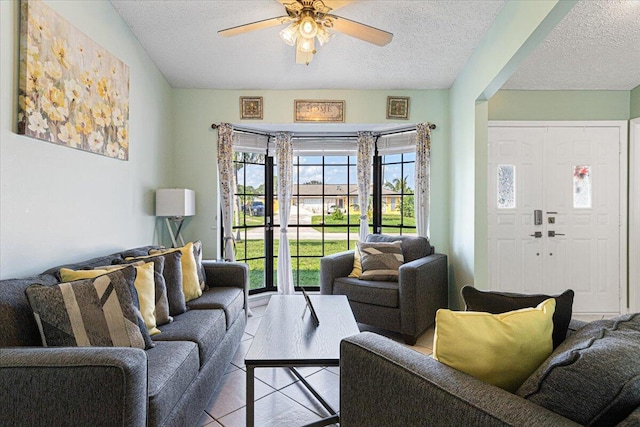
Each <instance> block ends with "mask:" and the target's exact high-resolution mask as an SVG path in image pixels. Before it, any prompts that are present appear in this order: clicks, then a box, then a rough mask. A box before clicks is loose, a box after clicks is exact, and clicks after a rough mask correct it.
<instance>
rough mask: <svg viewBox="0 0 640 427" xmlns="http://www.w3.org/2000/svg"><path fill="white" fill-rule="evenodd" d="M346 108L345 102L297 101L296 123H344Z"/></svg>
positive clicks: (295, 105) (294, 108)
mask: <svg viewBox="0 0 640 427" xmlns="http://www.w3.org/2000/svg"><path fill="white" fill-rule="evenodd" d="M344 107H345V102H344V101H326V100H321V101H311V100H306V99H296V100H294V101H293V111H294V117H293V119H294V121H296V122H344V109H345V108H344Z"/></svg>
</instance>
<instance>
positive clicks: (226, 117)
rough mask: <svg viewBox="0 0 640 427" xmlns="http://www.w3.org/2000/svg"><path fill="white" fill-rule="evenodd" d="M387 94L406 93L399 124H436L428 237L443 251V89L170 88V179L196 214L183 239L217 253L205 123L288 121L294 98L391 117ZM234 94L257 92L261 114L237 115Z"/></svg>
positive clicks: (212, 167) (211, 156)
mask: <svg viewBox="0 0 640 427" xmlns="http://www.w3.org/2000/svg"><path fill="white" fill-rule="evenodd" d="M389 95H396V96H410V97H411V104H410V116H409V121H408V122H407V121H404V120H403V121H396V123H398V124H399V125H403V124H404V125H406V124H410V123H419V122H426V121H429V122H432V123H435V124H436V125H437V129H436V130H434V131H433V133H432V145H431V157H432V161H431V242H432V244H433V245H435V246H436V250H437V251H438V252H441V253H448V251H449V239H448V236H449V212H448V209H449V182H448V181H449V180H448V176H449V157H448V156H449V107H448V91H446V90H407V91H397V90H396V91H392V90H388V91H385V90H307V91H302V90H289V91H286V90H281V91H260V90H253V91H240V90H205V89H203V90H186V89H176V90H174V108H173V110H174V112H175V129H176V137H175V139H176V143H175V148H174V171H175V180H174V184H175V185H176V186H179V187H187V188H191V189H193V190H195V191H196V211H197V215H196V216H195V217H193V218H192V219H191V222H190V223H189V224H187V225H186V226H185V229H184V232H183V234H184V236H185V239H187V238H188V239H201V240H202V242H203V252H204V256H205V257H207V258H216V257H218V256H219V254H218V246H219V242H220V236H219V234H218V233H219V229H218V228H217V223H218V220H217V217H218V214H219V207H218V197H217V193H218V179H217V152H216V147H217V145H216V144H217V139H218V133H217V131H215V130H212V129H211V124H212V123H220V122H229V123H235V124H238V123H239V124H241V125H244V126H249V127H259V126H260V124H262V123H283V124H287V123H291V122H292V121H293V101H294V99H340V100H345V102H346V108H345V110H346V111H345V121H346V122H347V123H360V124H362V123H364V124H367V123H393V121H391V120H386V99H387V96H389ZM240 96H262V97H263V99H264V120H262V121H258V120H245V121H241V120H240V117H239V110H240V109H239V97H240Z"/></svg>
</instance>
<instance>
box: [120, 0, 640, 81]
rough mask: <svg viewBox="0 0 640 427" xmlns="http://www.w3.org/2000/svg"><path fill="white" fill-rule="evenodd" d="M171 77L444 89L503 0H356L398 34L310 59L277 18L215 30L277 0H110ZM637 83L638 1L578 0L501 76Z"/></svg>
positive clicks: (355, 16)
mask: <svg viewBox="0 0 640 427" xmlns="http://www.w3.org/2000/svg"><path fill="white" fill-rule="evenodd" d="M111 2H112V3H113V5H114V7H115V8H116V10H117V11H118V13H119V14H120V15H121V16H122V18H123V19H124V20H125V22H127V24H128V25H129V26H130V27H131V29H132V31H133V33H134V34H135V36H136V37H137V38H138V40H140V42H141V44H142V45H143V46H144V48H145V49H146V50H147V51H148V52H149V55H150V56H151V58H152V59H153V61H154V62H155V63H156V65H157V66H158V68H159V69H160V70H161V71H162V73H163V74H164V75H165V77H166V78H167V80H168V81H169V83H170V84H171V85H172V86H173V87H178V88H215V89H447V88H449V87H450V86H451V84H452V83H453V82H454V80H455V78H456V77H457V75H458V73H459V72H460V70H461V69H462V68H463V66H464V64H465V62H466V61H467V59H468V58H469V56H470V55H471V53H472V52H473V49H474V48H475V47H476V46H477V45H478V43H479V42H480V40H481V39H482V37H483V36H484V34H485V33H486V31H487V29H488V28H489V27H490V26H491V24H492V22H493V20H494V19H495V17H496V15H497V14H498V13H499V12H500V10H501V9H502V7H503V6H504V3H505V1H504V0H471V1H462V0H452V1H441V0H438V1H435V0H408V1H400V0H358V1H354V2H353V3H351V4H349V5H347V6H345V7H344V8H341V9H339V10H338V11H336V15H338V16H343V17H345V18H349V19H352V20H355V21H358V22H362V23H365V24H368V25H371V26H374V27H377V28H380V29H383V30H386V31H389V32H391V33H393V34H394V38H393V41H392V42H391V43H390V44H389V45H387V46H385V47H377V46H375V45H371V44H369V43H366V42H363V41H360V40H357V39H354V38H351V37H349V36H347V35H344V34H337V35H336V37H335V38H334V39H333V40H332V41H331V42H330V43H329V44H327V45H325V46H323V47H318V53H317V54H316V55H315V57H314V60H313V61H312V62H311V64H310V65H309V66H305V65H296V64H295V50H294V48H292V47H290V46H287V45H285V44H284V43H283V42H282V41H281V40H280V38H279V36H278V32H279V31H280V29H281V28H284V26H278V27H273V28H269V29H264V30H259V31H255V32H251V33H246V34H242V35H239V36H235V37H230V38H226V37H220V36H219V35H218V34H217V31H218V30H221V29H224V28H228V27H233V26H237V25H242V24H245V23H248V22H253V21H258V20H262V19H267V18H271V17H275V16H281V15H283V14H284V8H283V6H282V5H281V4H280V3H278V2H277V1H275V0H202V1H199V0H162V1H155V0H111ZM638 84H640V1H638V0H581V1H579V2H578V3H577V4H576V6H575V7H574V8H573V9H572V11H571V12H569V14H568V15H567V16H566V17H565V19H564V20H563V21H562V22H561V23H560V24H559V25H558V26H557V27H556V28H555V29H554V30H552V32H551V33H550V35H549V37H548V38H547V40H545V41H544V42H543V43H542V44H541V45H540V46H539V48H538V49H537V50H536V51H535V52H534V53H533V54H532V55H531V56H530V57H529V58H528V59H527V60H525V62H524V63H523V64H522V65H521V67H520V68H519V69H518V70H517V71H516V72H515V74H514V75H513V76H512V77H511V79H510V80H509V81H508V82H507V83H506V85H505V86H504V87H505V88H509V89H584V90H587V89H620V90H629V89H633V88H634V87H635V86H637V85H638Z"/></svg>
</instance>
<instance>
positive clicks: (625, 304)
mask: <svg viewBox="0 0 640 427" xmlns="http://www.w3.org/2000/svg"><path fill="white" fill-rule="evenodd" d="M635 120H637V122H636V123H635V125H634V126H632V128H635V130H634V129H632V131H633V132H634V133H635V138H636V142H637V143H638V144H640V118H638V119H634V121H635ZM634 121H632V122H634ZM488 127H513V128H516V127H575V128H586V127H612V128H618V129H619V132H618V134H619V135H620V140H619V144H620V145H619V147H620V158H619V170H620V175H619V178H620V229H619V230H620V231H619V241H620V248H619V253H620V265H619V269H620V293H619V295H620V298H619V312H620V313H627V312H629V310H630V304H631V301H634V300H633V299H631V297H632V295H630V293H631V292H634V291H635V293H636V295H635V302H636V307H635V308H636V309H637V308H640V289H638V290H632V289H630V287H629V277H635V276H634V275H630V272H629V271H628V269H627V266H628V265H629V259H628V254H629V253H637V258H638V261H640V250H638V249H640V242H639V243H638V244H637V245H634V246H635V247H636V249H637V250H636V251H635V252H630V251H629V240H631V241H633V240H638V239H640V221H636V222H637V224H634V225H635V226H636V229H635V233H636V234H635V235H634V236H630V235H629V234H628V232H629V222H628V218H629V211H628V206H629V202H628V201H629V192H628V189H629V182H630V177H629V138H628V129H629V122H628V121H627V120H576V121H561V120H559V121H523V120H515V121H507V120H489V122H488ZM487 144H488V143H487ZM635 151H636V152H635V153H634V154H635V155H636V156H637V157H635V158H634V160H638V164H640V146H639V147H638V150H635ZM486 169H488V168H486ZM636 175H637V176H636V179H637V183H638V185H640V173H637V174H636ZM487 178H488V177H487ZM632 182H633V181H632ZM487 191H489V190H488V188H487ZM485 197H488V194H487V195H486V196H485ZM638 199H640V197H638ZM636 202H637V209H638V210H637V211H634V212H636V213H637V214H640V200H637V201H636ZM632 218H633V216H632ZM630 237H635V239H631V238H630ZM488 243H489V242H488V241H487V250H488V249H489V248H488ZM631 264H634V263H631ZM634 267H635V268H634V272H635V273H638V274H640V266H634ZM487 268H488V266H487ZM589 314H593V315H596V316H599V315H601V314H602V315H610V314H611V313H589Z"/></svg>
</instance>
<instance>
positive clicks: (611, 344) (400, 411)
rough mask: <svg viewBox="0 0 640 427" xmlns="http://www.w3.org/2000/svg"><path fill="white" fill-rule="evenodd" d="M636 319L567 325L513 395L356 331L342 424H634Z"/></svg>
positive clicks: (345, 346)
mask: <svg viewBox="0 0 640 427" xmlns="http://www.w3.org/2000/svg"><path fill="white" fill-rule="evenodd" d="M632 316H633V315H627V316H621V318H623V321H620V322H614V321H597V322H591V323H590V324H584V323H581V322H577V321H575V320H574V321H572V322H571V326H570V331H569V334H570V337H568V338H567V339H566V340H565V342H564V343H562V344H561V345H560V346H559V347H558V348H557V349H556V350H555V351H554V352H553V353H552V354H551V356H550V357H549V359H547V361H545V362H544V363H543V365H542V366H541V367H540V368H539V369H538V371H536V372H534V374H532V376H531V377H530V378H529V379H528V380H527V381H526V382H525V384H523V385H522V386H521V387H520V389H519V390H518V391H517V393H515V394H512V393H509V392H507V391H505V390H503V389H500V388H498V387H495V386H493V385H489V384H486V383H483V382H481V381H479V380H477V379H476V378H473V377H471V376H469V375H467V374H465V373H463V372H460V371H457V370H455V369H453V368H451V367H449V366H447V365H444V364H442V363H440V362H438V361H436V360H434V359H432V358H431V357H427V356H425V355H423V354H421V353H418V352H416V351H414V350H412V349H410V348H407V347H405V346H402V345H401V344H398V343H396V342H394V341H392V340H390V339H387V338H385V337H382V336H379V335H376V334H372V333H368V332H365V333H361V334H358V335H355V336H353V337H350V338H347V339H345V340H343V341H342V343H341V352H340V425H341V426H342V427H352V426H370V425H376V426H403V427H406V426H553V427H557V426H578V425H593V426H612V425H618V426H621V427H622V426H625V427H630V426H640V407H639V404H640V373H639V366H640V352H639V350H640V314H636V315H635V317H633V318H632V319H631V321H629V318H630V317H632ZM532 385H533V387H532ZM549 408H551V409H549Z"/></svg>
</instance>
